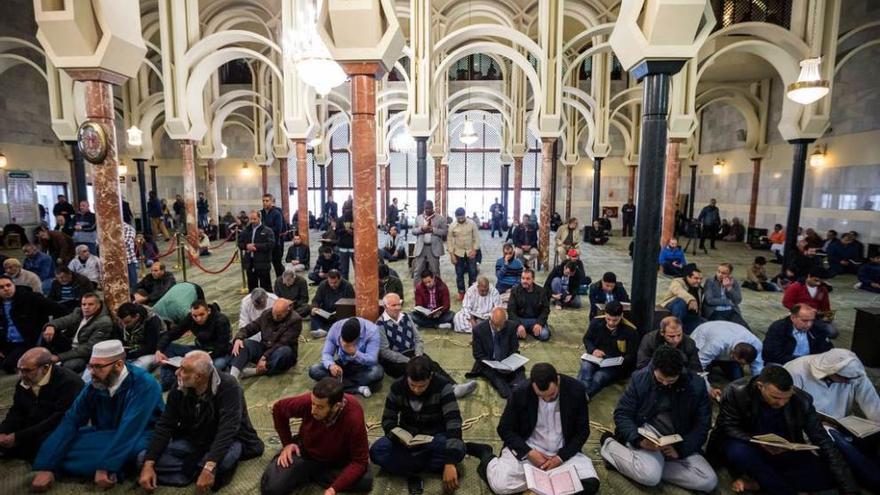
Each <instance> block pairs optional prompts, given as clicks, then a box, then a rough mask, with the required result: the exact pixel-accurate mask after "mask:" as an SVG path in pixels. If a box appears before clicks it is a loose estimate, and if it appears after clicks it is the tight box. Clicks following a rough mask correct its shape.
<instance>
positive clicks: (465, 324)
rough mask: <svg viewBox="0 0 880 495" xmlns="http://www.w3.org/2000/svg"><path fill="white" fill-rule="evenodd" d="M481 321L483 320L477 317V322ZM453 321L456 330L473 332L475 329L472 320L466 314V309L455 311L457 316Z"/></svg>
mask: <svg viewBox="0 0 880 495" xmlns="http://www.w3.org/2000/svg"><path fill="white" fill-rule="evenodd" d="M481 321H483V320H481V319H479V318H477V324H479V323H480V322H481ZM452 323H453V328H455V331H456V332H461V333H471V330H473V327H471V320H470V318H468V317H467V316H466V315H465V313H464V311H459V312H458V313H455V318H453V319H452Z"/></svg>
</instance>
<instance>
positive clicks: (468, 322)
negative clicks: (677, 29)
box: [453, 275, 501, 333]
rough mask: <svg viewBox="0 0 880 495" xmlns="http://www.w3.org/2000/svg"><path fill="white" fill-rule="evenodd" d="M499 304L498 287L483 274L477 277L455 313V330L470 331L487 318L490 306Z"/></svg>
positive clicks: (493, 306) (490, 310)
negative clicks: (459, 308) (493, 285)
mask: <svg viewBox="0 0 880 495" xmlns="http://www.w3.org/2000/svg"><path fill="white" fill-rule="evenodd" d="M497 306H501V296H500V295H499V294H498V289H496V288H495V287H492V284H491V283H490V282H489V279H488V278H486V277H485V276H483V275H480V276H479V277H477V282H476V283H475V284H474V285H471V286H470V287H468V290H467V291H466V292H465V294H464V301H462V303H461V310H460V311H459V312H458V313H455V319H454V320H453V325H454V328H455V331H456V332H461V333H471V330H473V328H474V327H475V326H477V325H478V324H480V323H481V322H483V321H486V320H488V319H489V313H490V312H492V308H495V307H497Z"/></svg>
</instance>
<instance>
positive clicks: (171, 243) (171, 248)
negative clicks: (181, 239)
mask: <svg viewBox="0 0 880 495" xmlns="http://www.w3.org/2000/svg"><path fill="white" fill-rule="evenodd" d="M176 247H177V237H172V238H171V241H169V245H168V252H167V253H165V254H160V255H159V256H158V259H160V260H161V259H162V258H164V257H166V256H168V255H170V254H171V253H173V252H174V248H176Z"/></svg>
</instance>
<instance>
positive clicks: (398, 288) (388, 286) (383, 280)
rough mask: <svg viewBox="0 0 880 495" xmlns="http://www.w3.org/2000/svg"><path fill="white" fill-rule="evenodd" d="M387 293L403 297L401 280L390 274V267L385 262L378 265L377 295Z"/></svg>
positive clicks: (382, 295) (383, 295)
mask: <svg viewBox="0 0 880 495" xmlns="http://www.w3.org/2000/svg"><path fill="white" fill-rule="evenodd" d="M388 294H397V295H398V296H399V297H400V298H401V300H402V299H403V282H401V281H400V278H398V277H397V276H396V275H392V274H391V268H390V267H389V266H388V265H386V264H385V263H381V264H380V265H379V297H385V296H386V295H388Z"/></svg>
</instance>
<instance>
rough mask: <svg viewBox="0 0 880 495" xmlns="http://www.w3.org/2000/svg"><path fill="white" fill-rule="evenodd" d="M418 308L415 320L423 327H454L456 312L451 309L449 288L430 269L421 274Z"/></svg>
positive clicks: (418, 287) (417, 294)
mask: <svg viewBox="0 0 880 495" xmlns="http://www.w3.org/2000/svg"><path fill="white" fill-rule="evenodd" d="M415 292H416V294H415V295H416V297H415V298H416V308H417V309H416V310H415V311H413V312H412V318H413V321H414V322H416V325H418V326H420V327H422V328H442V329H447V328H452V320H453V319H454V318H455V313H453V312H452V311H449V288H448V287H446V284H444V283H443V281H442V280H440V278H439V277H437V276H435V275H434V273H432V272H431V271H430V270H425V271H423V272H422V274H421V282H419V284H418V285H416V291H415ZM425 313H427V314H425Z"/></svg>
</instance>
